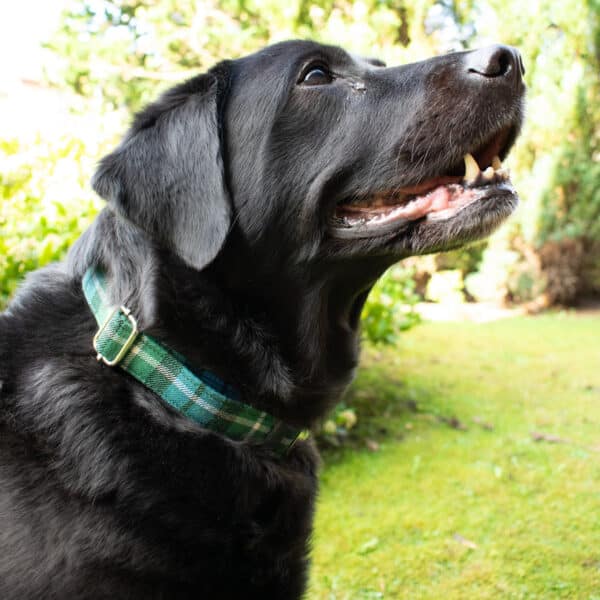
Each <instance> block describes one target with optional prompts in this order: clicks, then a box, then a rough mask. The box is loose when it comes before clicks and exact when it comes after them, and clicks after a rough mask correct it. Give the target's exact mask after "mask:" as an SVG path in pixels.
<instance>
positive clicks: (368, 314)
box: [362, 265, 419, 345]
mask: <svg viewBox="0 0 600 600" xmlns="http://www.w3.org/2000/svg"><path fill="white" fill-rule="evenodd" d="M418 300H419V297H418V296H417V294H416V293H415V282H414V279H413V271H412V269H405V268H403V267H402V266H401V265H396V266H394V267H391V268H390V269H388V271H387V272H386V273H385V274H384V275H383V277H382V278H381V279H380V280H379V281H378V282H377V284H376V285H375V287H374V288H373V289H372V290H371V293H370V294H369V299H368V300H367V303H366V305H365V308H364V310H363V314H362V328H363V333H364V335H365V337H366V338H367V340H369V342H371V343H372V344H375V345H378V344H384V345H385V344H395V343H396V342H397V341H398V334H399V333H400V332H401V331H405V330H407V329H410V328H411V327H412V326H413V325H416V324H417V323H418V322H419V315H418V313H416V312H415V310H414V306H415V304H416V303H417V302H418Z"/></svg>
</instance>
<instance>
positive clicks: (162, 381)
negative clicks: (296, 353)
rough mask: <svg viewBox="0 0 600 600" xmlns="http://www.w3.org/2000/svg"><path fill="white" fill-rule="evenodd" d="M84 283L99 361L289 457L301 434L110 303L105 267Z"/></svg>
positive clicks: (213, 424)
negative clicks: (193, 367) (198, 367)
mask: <svg viewBox="0 0 600 600" xmlns="http://www.w3.org/2000/svg"><path fill="white" fill-rule="evenodd" d="M82 287H83V293H84V295H85V298H86V300H87V302H88V304H89V306H90V308H91V310H92V312H93V314H94V317H95V318H96V321H97V323H98V325H99V329H98V332H97V333H96V335H95V336H94V340H93V346H94V349H95V350H96V352H97V359H98V360H99V361H102V362H103V363H104V364H106V365H108V366H110V367H114V366H118V367H119V368H121V369H123V370H124V371H126V372H127V373H129V374H130V375H131V376H133V377H135V379H137V380H138V381H139V382H141V383H142V384H144V385H145V386H146V387H148V388H150V389H151V390H152V391H153V392H154V393H155V394H157V395H158V396H160V397H161V398H162V399H163V400H164V401H165V402H166V403H167V404H169V405H170V406H171V407H172V408H174V409H175V410H176V411H178V412H180V413H182V414H184V415H185V416H186V417H188V418H190V419H191V420H192V421H195V422H196V423H198V424H200V425H201V426H202V427H204V428H206V429H210V430H211V431H214V432H216V433H219V434H221V435H224V436H226V437H229V438H231V439H233V440H237V441H245V442H253V443H261V444H265V445H268V446H269V447H271V448H273V449H274V450H275V451H276V452H277V453H278V454H280V455H283V454H285V453H286V452H287V451H288V450H289V448H290V447H291V446H292V445H293V444H294V442H295V441H296V439H297V438H298V437H299V436H300V435H301V432H300V431H299V430H297V429H294V428H292V427H289V426H288V425H286V424H285V423H283V421H280V420H279V419H276V418H275V417H273V416H272V415H270V414H268V413H266V412H263V411H260V410H257V409H255V408H254V407H252V406H249V405H248V404H244V403H243V402H240V401H239V400H238V399H237V397H236V396H237V393H236V392H235V390H233V389H232V388H231V387H230V386H228V385H226V384H225V383H223V382H222V381H221V380H219V379H218V378H217V377H216V376H215V375H214V374H212V373H209V372H207V371H201V372H200V373H199V374H195V373H193V372H192V371H191V370H190V369H189V368H188V367H187V366H186V365H185V364H184V359H183V357H182V356H180V355H179V354H178V353H176V352H174V351H173V350H171V349H170V348H167V347H166V346H165V345H163V344H161V343H159V342H158V341H157V340H155V339H154V338H152V337H151V336H149V335H147V334H146V333H143V332H141V331H139V330H138V327H137V322H136V320H135V318H134V317H133V315H132V314H131V312H130V311H129V310H128V309H127V308H125V307H124V306H120V307H119V306H113V305H111V304H110V302H109V296H108V285H107V280H106V276H105V274H104V272H103V271H101V270H99V269H95V268H90V269H88V270H87V271H86V273H85V275H84V276H83V280H82Z"/></svg>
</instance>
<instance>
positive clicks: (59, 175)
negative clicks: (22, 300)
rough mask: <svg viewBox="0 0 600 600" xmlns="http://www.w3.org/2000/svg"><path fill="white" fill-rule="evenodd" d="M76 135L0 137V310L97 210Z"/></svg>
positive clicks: (55, 256) (82, 145)
mask: <svg viewBox="0 0 600 600" xmlns="http://www.w3.org/2000/svg"><path fill="white" fill-rule="evenodd" d="M84 153H85V146H84V144H83V142H82V141H81V140H78V139H76V138H72V137H69V138H65V139H62V140H60V141H59V142H57V143H55V144H48V143H44V142H42V141H41V140H36V143H35V144H32V145H31V147H28V148H24V147H22V146H21V145H20V143H19V142H18V141H16V140H10V141H9V140H4V141H0V165H2V167H1V170H0V190H1V196H0V200H1V202H0V308H1V307H2V306H3V305H4V304H5V303H6V301H7V299H8V298H9V296H10V295H11V294H12V293H13V292H14V290H15V288H16V286H17V284H18V282H19V281H20V280H21V279H22V278H23V276H24V274H25V273H27V272H28V271H31V270H33V269H37V268H39V267H41V266H43V265H45V264H47V263H49V262H52V261H55V260H57V259H59V258H61V257H62V256H64V254H65V252H66V250H67V249H68V248H69V246H70V245H71V244H72V243H73V241H75V239H77V237H78V236H79V235H80V233H81V231H82V230H83V229H84V228H85V227H86V226H87V225H88V223H89V222H90V221H91V219H92V218H93V216H94V215H95V214H96V212H97V210H98V208H99V202H98V200H97V199H96V198H95V197H94V196H93V195H92V194H91V191H90V190H89V188H88V186H87V178H88V172H87V169H86V167H89V168H91V165H89V164H87V162H86V161H85V160H84Z"/></svg>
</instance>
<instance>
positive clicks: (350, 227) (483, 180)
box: [330, 128, 516, 237]
mask: <svg viewBox="0 0 600 600" xmlns="http://www.w3.org/2000/svg"><path fill="white" fill-rule="evenodd" d="M514 137H516V134H515V132H514V130H513V128H507V129H504V130H503V131H501V132H500V133H498V134H496V135H495V136H493V137H492V138H491V139H489V140H488V141H487V142H485V143H484V144H482V145H481V146H480V147H479V148H477V149H476V150H473V151H472V152H467V153H465V154H464V157H463V160H462V161H461V162H460V163H459V164H455V165H453V166H452V167H450V169H448V170H446V171H445V172H443V173H442V174H440V175H438V176H435V177H432V178H430V179H427V180H425V181H423V182H421V183H418V184H416V185H412V186H407V187H401V188H397V189H395V190H393V191H384V192H378V193H375V194H372V195H368V196H363V197H357V198H352V199H347V200H343V201H342V202H340V203H338V204H337V205H336V207H335V211H334V214H333V216H332V218H331V223H330V226H331V230H332V233H333V234H334V235H335V236H336V237H371V236H375V235H381V234H383V233H389V232H391V231H394V230H395V229H396V227H397V225H398V224H400V223H405V222H411V221H417V220H420V219H423V220H425V221H430V222H432V223H433V222H439V221H446V220H449V219H452V218H454V217H455V216H457V215H458V213H460V212H461V211H462V210H464V209H465V208H467V207H469V206H471V205H473V204H474V203H476V202H477V203H478V202H483V201H485V200H486V199H492V198H497V197H498V196H510V197H513V198H515V197H516V192H515V190H514V188H513V186H512V184H511V182H510V173H509V171H508V169H506V168H505V167H503V165H502V160H501V158H500V157H501V156H502V157H505V156H506V154H507V151H508V148H509V146H510V145H511V142H512V140H513V139H514ZM482 208H484V207H483V206H482Z"/></svg>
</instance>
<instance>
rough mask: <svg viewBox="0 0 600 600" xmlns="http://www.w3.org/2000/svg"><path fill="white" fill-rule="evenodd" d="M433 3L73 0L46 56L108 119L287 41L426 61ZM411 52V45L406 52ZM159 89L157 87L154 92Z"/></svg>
mask: <svg viewBox="0 0 600 600" xmlns="http://www.w3.org/2000/svg"><path fill="white" fill-rule="evenodd" d="M433 4H434V2H433V1H432V0H418V1H414V2H411V3H404V2H392V1H391V0H383V1H382V0H364V1H362V2H352V1H348V0H341V1H337V2H333V1H332V0H321V1H316V2H312V1H311V2H307V1H306V0H292V1H291V2H285V3H282V2H276V1H275V0H221V1H217V0H205V1H203V2H192V1H190V0H186V1H184V2H179V1H178V2H175V1H174V0H164V1H161V2H154V1H152V0H79V2H76V3H74V4H73V6H72V8H71V9H70V10H69V11H67V12H66V13H65V16H64V20H63V26H62V28H61V30H60V31H59V32H57V34H56V36H55V37H54V39H53V40H52V41H51V42H50V43H49V47H51V48H52V49H54V50H55V51H56V52H57V53H58V54H60V55H62V56H64V57H65V61H64V66H63V67H64V68H63V73H62V74H61V76H60V78H56V83H57V84H61V83H62V81H66V82H67V84H68V85H69V86H70V87H71V88H72V89H73V90H75V91H76V92H77V93H78V94H81V95H83V96H86V97H91V96H97V95H98V94H100V95H101V96H102V98H103V100H104V102H105V103H106V105H107V106H108V107H109V108H110V109H114V108H118V107H121V106H122V105H123V104H124V105H125V106H127V107H128V108H129V109H134V110H135V109H138V108H140V106H141V105H142V104H144V103H145V102H147V101H148V100H150V99H151V98H153V97H154V96H155V95H156V93H157V86H158V87H165V86H166V85H167V84H168V83H171V82H173V81H176V80H177V81H179V80H182V79H183V78H185V76H188V75H191V74H196V73H197V72H198V71H200V70H203V69H207V68H208V67H210V66H211V65H212V64H214V63H216V62H218V61H220V60H222V59H224V58H236V57H239V56H242V55H244V54H247V53H249V52H252V51H254V50H256V49H258V48H260V47H262V46H264V45H266V44H269V43H272V42H276V41H281V40H284V39H293V38H312V39H317V40H322V41H328V42H330V43H331V42H333V43H337V44H340V45H343V46H346V47H349V48H352V49H354V50H355V51H357V52H363V53H366V54H368V55H378V56H382V57H383V58H387V59H389V60H392V61H393V62H399V61H407V60H411V59H414V58H416V56H418V54H416V52H418V51H419V50H420V51H421V55H423V54H427V53H431V51H432V49H433V48H432V47H431V43H430V41H429V40H428V38H427V37H426V36H425V31H424V20H425V15H426V14H427V11H428V9H429V8H430V7H431V6H432V5H433ZM409 42H410V44H409ZM157 82H158V84H157Z"/></svg>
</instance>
